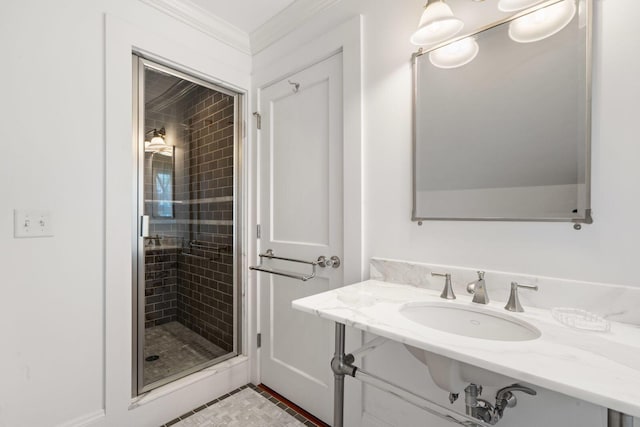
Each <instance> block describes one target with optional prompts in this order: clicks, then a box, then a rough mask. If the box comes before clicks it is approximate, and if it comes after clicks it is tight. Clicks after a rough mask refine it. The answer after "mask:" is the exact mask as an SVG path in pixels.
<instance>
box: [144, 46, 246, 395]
mask: <svg viewBox="0 0 640 427" xmlns="http://www.w3.org/2000/svg"><path fill="white" fill-rule="evenodd" d="M133 63H134V70H133V71H134V127H135V128H136V129H137V132H136V136H135V138H134V140H135V149H136V152H137V158H138V162H137V169H138V174H137V176H138V179H137V185H136V188H137V200H138V202H137V212H136V213H135V216H134V221H135V223H136V229H137V232H136V236H135V237H134V243H135V244H134V247H135V248H136V251H135V254H134V263H133V264H134V265H133V267H134V278H133V296H134V298H133V300H134V319H133V331H134V333H133V336H134V341H135V342H134V343H133V344H134V345H133V348H134V354H133V367H134V369H133V372H134V375H133V377H134V378H133V394H134V395H138V394H140V393H143V392H146V391H148V390H151V389H153V388H156V387H158V386H161V385H163V384H166V383H168V382H171V381H173V380H175V379H178V378H180V377H183V376H186V375H188V374H190V373H193V372H195V371H198V370H201V369H204V368H206V367H208V366H211V365H214V364H216V363H219V362H221V361H223V360H226V359H228V358H230V357H233V356H235V355H237V354H238V353H239V351H240V349H239V335H240V325H239V318H240V317H239V313H240V312H241V310H240V302H241V300H240V295H241V292H239V291H238V289H239V278H238V277H239V276H238V274H237V271H238V265H237V257H236V253H238V250H239V247H238V243H237V242H238V235H239V233H238V229H237V221H236V218H237V216H238V212H239V206H238V200H239V198H238V187H239V185H238V178H237V177H238V175H239V174H238V169H239V168H238V164H239V162H238V159H239V153H240V151H239V136H238V133H239V127H238V124H239V123H241V121H240V120H239V117H238V116H239V112H240V102H241V99H242V98H241V95H239V94H237V93H234V92H233V91H230V90H228V89H225V88H223V87H219V86H217V85H215V84H212V83H210V82H207V81H205V80H202V79H199V78H196V77H193V76H190V75H187V74H184V73H182V72H179V71H176V70H173V69H170V68H167V67H165V66H163V65H160V64H157V63H154V62H152V61H149V60H146V59H143V58H141V57H139V56H136V55H134V56H133Z"/></svg>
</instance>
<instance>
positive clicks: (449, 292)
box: [431, 273, 456, 299]
mask: <svg viewBox="0 0 640 427" xmlns="http://www.w3.org/2000/svg"><path fill="white" fill-rule="evenodd" d="M431 275H432V276H436V277H444V278H445V279H444V288H443V289H442V293H441V294H440V298H443V299H456V295H455V294H454V293H453V287H452V286H451V273H431Z"/></svg>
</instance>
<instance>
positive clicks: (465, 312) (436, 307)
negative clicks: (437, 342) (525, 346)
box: [400, 303, 541, 393]
mask: <svg viewBox="0 0 640 427" xmlns="http://www.w3.org/2000/svg"><path fill="white" fill-rule="evenodd" d="M400 314H402V315H403V316H404V317H406V318H407V319H409V320H411V321H412V322H416V323H418V324H420V325H422V326H426V327H428V328H432V329H437V330H439V331H442V332H447V333H450V334H454V335H460V336H464V337H471V338H480V339H485V340H494V341H528V340H533V339H536V338H538V337H540V335H541V334H540V331H539V330H538V329H536V328H535V327H533V326H532V325H529V324H528V323H526V322H523V321H522V320H519V319H515V318H513V317H511V316H509V315H502V314H497V313H493V312H489V311H488V310H483V309H482V308H475V307H468V306H461V305H454V304H447V303H409V304H406V305H404V306H403V307H402V308H401V309H400ZM405 347H406V348H407V350H409V352H410V353H411V354H412V355H413V356H414V357H415V358H416V359H418V360H419V361H420V362H422V363H423V364H424V365H426V366H427V367H428V368H429V373H430V374H431V377H432V378H433V381H434V382H435V383H436V384H437V385H438V386H439V387H440V388H442V389H443V390H446V391H448V392H450V393H461V392H462V391H463V390H464V388H465V387H466V386H467V385H468V384H469V383H474V384H479V385H482V386H485V387H505V386H507V385H510V384H512V383H514V382H515V380H514V379H513V378H509V377H506V376H504V375H501V374H498V373H496V372H492V371H488V370H486V369H483V368H479V367H477V366H473V365H469V364H467V363H463V362H460V361H457V360H453V359H450V358H448V357H445V356H441V355H439V354H435V353H432V352H430V351H427V350H422V349H419V348H416V347H412V346H410V345H405Z"/></svg>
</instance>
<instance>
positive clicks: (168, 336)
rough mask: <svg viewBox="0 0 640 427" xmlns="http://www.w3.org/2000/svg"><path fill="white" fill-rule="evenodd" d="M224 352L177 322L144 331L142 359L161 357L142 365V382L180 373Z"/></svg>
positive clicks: (224, 352)
mask: <svg viewBox="0 0 640 427" xmlns="http://www.w3.org/2000/svg"><path fill="white" fill-rule="evenodd" d="M226 353H227V352H226V351H225V350H223V349H222V348H220V347H218V346H217V345H215V344H213V343H211V342H209V341H208V340H206V339H205V338H203V337H201V336H200V335H198V334H197V333H195V332H193V331H192V330H191V329H189V328H187V327H186V326H184V325H182V324H181V323H178V322H169V323H165V324H163V325H160V326H154V327H151V328H148V329H146V330H145V343H144V357H145V359H146V358H147V357H149V356H160V357H159V358H158V359H157V360H154V361H150V362H147V361H145V362H144V383H145V384H151V383H153V382H155V381H158V380H161V379H163V378H166V377H169V376H171V375H174V374H177V373H180V372H182V371H184V370H187V369H190V368H193V367H195V366H198V365H200V364H202V363H205V362H208V361H210V360H212V359H215V358H217V357H220V356H223V355H225V354H226Z"/></svg>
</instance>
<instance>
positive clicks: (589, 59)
mask: <svg viewBox="0 0 640 427" xmlns="http://www.w3.org/2000/svg"><path fill="white" fill-rule="evenodd" d="M560 1H562V0H549V1H545V2H542V3H540V4H538V5H535V6H533V7H530V8H527V9H525V10H523V11H521V12H519V13H516V14H514V15H512V16H509V17H508V18H506V19H503V20H500V21H496V22H493V23H491V24H488V25H486V26H484V27H480V28H479V29H477V30H475V31H473V32H470V33H464V34H462V35H459V36H456V37H454V38H451V39H449V40H446V41H444V42H442V43H438V44H437V45H434V46H431V47H429V48H428V49H423V48H420V49H418V51H417V52H414V53H413V55H411V63H412V73H413V75H412V82H413V90H412V94H411V95H412V115H411V118H412V138H413V146H412V199H413V200H412V204H413V207H412V211H411V220H412V221H414V222H418V225H422V221H513V222H516V221H517V222H570V223H574V224H575V225H574V228H576V229H577V230H578V229H580V228H581V226H580V224H591V223H593V218H592V217H591V134H592V120H591V116H592V111H591V110H592V70H593V1H594V0H584V1H585V3H584V4H585V10H584V13H585V14H586V22H587V25H586V31H585V33H586V34H585V44H586V45H585V47H586V57H585V67H586V70H585V71H586V74H585V76H586V78H585V84H586V87H585V114H586V117H585V123H586V136H585V140H584V143H585V158H584V162H585V189H586V192H585V210H584V216H583V217H576V218H545V217H540V218H533V217H531V218H527V217H522V218H511V217H484V218H473V217H429V216H418V214H417V204H416V199H417V197H416V194H417V182H416V169H417V157H416V152H417V144H418V141H417V131H416V126H417V123H418V117H417V115H418V109H417V101H418V83H419V82H418V58H419V57H421V56H422V55H425V54H428V53H429V52H431V51H433V50H436V49H439V48H441V47H443V46H446V45H448V44H450V43H453V42H456V41H458V40H462V39H464V38H467V37H471V36H475V35H477V34H480V33H483V32H485V31H488V30H491V29H492V28H495V27H497V26H499V25H503V24H506V23H509V22H511V21H513V20H515V19H517V18H520V17H522V16H524V15H527V14H529V13H531V12H534V11H536V10H538V9H542V8H544V7H547V6H550V5H552V4H555V3H559V2H560ZM577 1H580V0H577Z"/></svg>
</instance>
